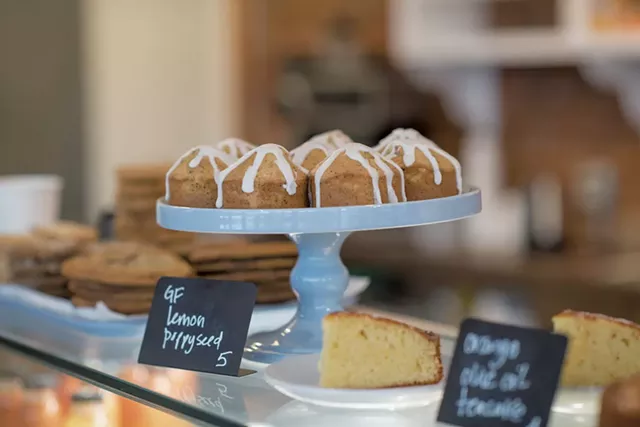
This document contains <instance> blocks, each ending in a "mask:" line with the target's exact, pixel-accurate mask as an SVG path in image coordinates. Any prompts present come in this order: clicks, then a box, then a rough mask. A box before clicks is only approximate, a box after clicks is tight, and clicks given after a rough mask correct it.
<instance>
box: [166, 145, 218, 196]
mask: <svg viewBox="0 0 640 427" xmlns="http://www.w3.org/2000/svg"><path fill="white" fill-rule="evenodd" d="M229 163H230V160H229V157H228V155H227V154H225V153H224V152H222V151H220V150H218V149H216V148H213V147H208V146H198V147H194V148H192V149H191V150H189V151H187V152H186V153H185V154H183V155H182V156H181V157H180V158H179V159H178V160H176V162H175V163H174V164H173V165H172V166H171V168H169V171H168V172H167V176H166V193H165V200H166V202H167V203H168V204H170V205H174V206H187V207H193V208H213V207H215V204H216V199H217V197H218V179H219V176H220V172H221V171H222V170H223V169H225V168H226V167H227V166H228V164H229Z"/></svg>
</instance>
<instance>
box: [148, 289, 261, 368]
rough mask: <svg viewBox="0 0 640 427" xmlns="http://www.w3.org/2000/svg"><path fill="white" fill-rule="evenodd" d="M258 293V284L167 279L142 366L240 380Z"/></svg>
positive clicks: (158, 293)
mask: <svg viewBox="0 0 640 427" xmlns="http://www.w3.org/2000/svg"><path fill="white" fill-rule="evenodd" d="M256 293H257V290H256V286H255V285H254V284H252V283H244V282H226V281H219V280H208V279H199V278H198V279H191V278H189V279H187V278H177V277H163V278H161V279H160V280H159V281H158V284H157V286H156V290H155V293H154V295H153V302H152V304H151V311H150V312H149V320H148V321H147V328H146V330H145V334H144V339H143V341H142V348H141V349H140V355H139V356H138V362H139V363H144V364H147V365H155V366H164V367H169V368H180V369H186V370H191V371H200V372H210V373H215V374H223V375H233V376H238V375H239V374H240V362H241V361H242V353H243V351H244V346H245V342H246V340H247V333H248V331H249V322H250V321H251V314H252V313H253V306H254V304H255V300H256Z"/></svg>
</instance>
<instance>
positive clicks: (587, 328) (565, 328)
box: [553, 310, 640, 387]
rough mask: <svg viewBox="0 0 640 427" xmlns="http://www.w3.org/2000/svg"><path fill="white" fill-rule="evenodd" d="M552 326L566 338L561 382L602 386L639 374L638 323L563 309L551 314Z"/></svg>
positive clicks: (572, 384)
mask: <svg viewBox="0 0 640 427" xmlns="http://www.w3.org/2000/svg"><path fill="white" fill-rule="evenodd" d="M553 326H554V331H555V332H556V333H560V334H563V335H566V336H567V337H568V338H569V347H568V350H567V354H566V356H565V361H564V367H563V370H562V379H561V382H562V384H563V385H565V386H574V387H575V386H604V385H608V384H611V383H612V382H615V381H617V380H619V379H623V378H626V377H629V376H631V375H633V374H636V373H640V325H637V324H635V323H633V322H630V321H628V320H624V319H615V318H613V317H609V316H605V315H602V314H593V313H585V312H577V311H571V310H566V311H563V312H562V313H560V314H558V315H556V316H554V317H553Z"/></svg>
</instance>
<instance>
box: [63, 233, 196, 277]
mask: <svg viewBox="0 0 640 427" xmlns="http://www.w3.org/2000/svg"><path fill="white" fill-rule="evenodd" d="M62 274H64V276H65V277H68V278H69V279H71V280H89V281H96V282H99V283H107V284H114V285H140V286H155V284H156V282H157V281H158V280H159V279H160V278H161V277H163V276H174V277H189V276H192V275H193V270H192V268H191V266H190V265H189V264H188V263H187V262H185V261H183V260H182V259H181V258H180V257H178V256H177V255H174V254H173V253H171V252H168V251H165V250H163V249H160V248H157V247H155V246H151V245H147V244H143V243H134V242H104V243H98V244H95V245H93V246H92V247H91V248H90V250H87V251H85V252H83V253H82V254H80V255H78V256H75V257H73V258H71V259H68V260H67V261H65V262H64V263H63V264H62Z"/></svg>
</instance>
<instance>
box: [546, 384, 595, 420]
mask: <svg viewBox="0 0 640 427" xmlns="http://www.w3.org/2000/svg"><path fill="white" fill-rule="evenodd" d="M602 391H603V389H602V387H561V388H559V389H558V391H556V398H555V400H554V401H553V406H552V407H551V410H552V411H553V412H557V413H560V414H571V415H595V414H598V413H599V412H600V397H601V396H602Z"/></svg>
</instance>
